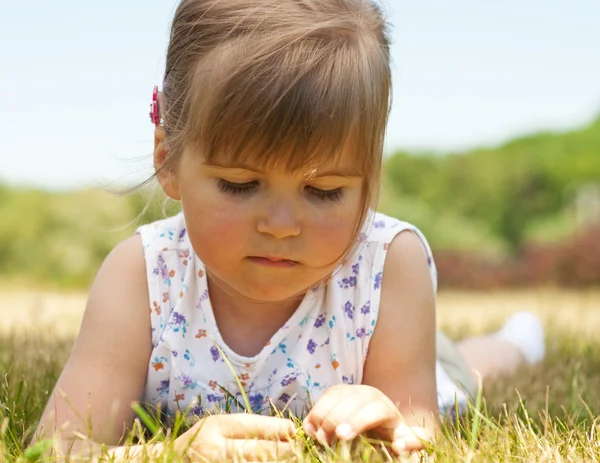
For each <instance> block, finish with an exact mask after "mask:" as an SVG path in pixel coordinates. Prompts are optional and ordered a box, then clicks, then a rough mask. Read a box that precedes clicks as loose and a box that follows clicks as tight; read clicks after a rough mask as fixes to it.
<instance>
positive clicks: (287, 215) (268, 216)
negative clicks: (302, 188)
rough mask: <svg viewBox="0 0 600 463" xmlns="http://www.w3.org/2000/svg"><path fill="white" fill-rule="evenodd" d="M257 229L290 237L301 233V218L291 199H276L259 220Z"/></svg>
mask: <svg viewBox="0 0 600 463" xmlns="http://www.w3.org/2000/svg"><path fill="white" fill-rule="evenodd" d="M257 229H258V231H259V232H260V233H266V234H269V235H272V236H274V237H275V238H289V237H293V236H298V235H299V234H300V218H299V214H298V211H297V207H296V205H295V204H294V201H292V200H291V199H283V198H278V199H274V200H273V201H271V202H270V204H268V205H267V207H266V208H265V210H264V212H263V214H261V217H260V218H259V220H258V224H257Z"/></svg>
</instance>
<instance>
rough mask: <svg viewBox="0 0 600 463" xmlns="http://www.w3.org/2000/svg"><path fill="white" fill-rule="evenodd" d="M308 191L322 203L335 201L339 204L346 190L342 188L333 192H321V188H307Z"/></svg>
mask: <svg viewBox="0 0 600 463" xmlns="http://www.w3.org/2000/svg"><path fill="white" fill-rule="evenodd" d="M306 189H307V190H308V191H309V192H310V194H311V195H313V196H315V197H317V198H319V199H320V200H321V201H333V202H336V203H339V202H341V201H342V197H343V196H344V189H343V188H342V187H340V188H335V189H333V190H321V189H319V188H315V187H312V186H307V187H306Z"/></svg>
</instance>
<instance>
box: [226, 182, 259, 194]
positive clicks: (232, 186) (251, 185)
mask: <svg viewBox="0 0 600 463" xmlns="http://www.w3.org/2000/svg"><path fill="white" fill-rule="evenodd" d="M257 186H258V182H257V181H253V182H247V183H234V182H228V181H227V180H223V179H219V183H218V187H219V190H221V192H223V193H229V194H230V195H232V196H236V195H242V194H244V193H250V192H251V191H252V190H254V189H255V188H256V187H257Z"/></svg>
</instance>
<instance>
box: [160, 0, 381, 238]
mask: <svg viewBox="0 0 600 463" xmlns="http://www.w3.org/2000/svg"><path fill="white" fill-rule="evenodd" d="M165 76H166V77H165V85H164V89H163V92H162V95H161V106H162V109H161V118H162V119H163V124H164V128H165V130H166V132H167V140H166V146H167V149H168V153H169V155H168V157H167V160H166V162H165V164H164V165H163V167H162V168H161V170H164V171H171V170H172V169H173V168H174V167H175V166H176V165H177V163H178V161H179V159H180V157H181V154H182V153H183V151H184V149H185V148H187V147H193V148H196V149H197V150H198V152H199V153H201V155H202V156H203V157H204V159H205V160H207V161H208V162H210V161H211V160H213V159H214V158H215V157H216V156H218V157H219V158H220V159H223V158H225V159H226V160H227V161H232V162H234V163H241V162H243V163H245V164H251V165H255V166H259V167H265V168H282V169H285V170H286V171H295V170H297V169H300V168H305V167H306V168H309V169H310V168H314V167H316V166H318V165H319V164H320V163H322V162H327V161H330V160H332V161H335V159H337V157H338V156H339V155H340V154H341V151H342V148H343V147H344V146H345V143H346V142H348V141H349V140H351V142H352V145H353V149H354V150H355V153H356V158H357V166H356V167H357V169H360V172H361V173H362V174H363V175H364V177H363V178H364V197H363V201H364V204H363V206H364V207H363V211H362V213H361V216H360V220H359V223H358V224H357V234H358V231H359V229H360V228H361V227H362V225H363V223H364V221H365V219H366V217H367V212H368V210H369V209H370V207H372V206H375V204H376V202H377V198H378V192H379V185H380V170H381V158H382V153H383V140H384V134H385V128H386V124H387V119H388V113H389V108H390V99H391V72H390V54H389V38H388V33H387V25H386V22H385V19H384V16H383V14H382V10H381V8H380V7H379V6H378V5H377V4H376V3H374V2H373V1H372V0H182V1H181V3H180V4H179V6H178V8H177V10H176V12H175V17H174V19H173V24H172V29H171V37H170V43H169V48H168V53H167V62H166V72H165ZM157 174H160V171H159V172H158V173H157Z"/></svg>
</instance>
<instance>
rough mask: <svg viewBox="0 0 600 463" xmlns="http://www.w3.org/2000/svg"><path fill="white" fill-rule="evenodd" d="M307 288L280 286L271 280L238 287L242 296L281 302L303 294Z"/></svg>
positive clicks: (256, 299)
mask: <svg viewBox="0 0 600 463" xmlns="http://www.w3.org/2000/svg"><path fill="white" fill-rule="evenodd" d="M306 291H308V288H282V287H281V286H278V285H277V284H276V283H275V284H273V282H270V283H266V284H262V285H261V284H255V285H252V286H248V287H245V288H243V289H242V288H240V290H239V292H240V294H242V295H243V296H244V297H247V298H248V299H250V300H252V301H256V302H283V301H288V300H291V299H295V298H298V297H301V296H303V295H304V294H305V293H306Z"/></svg>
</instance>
